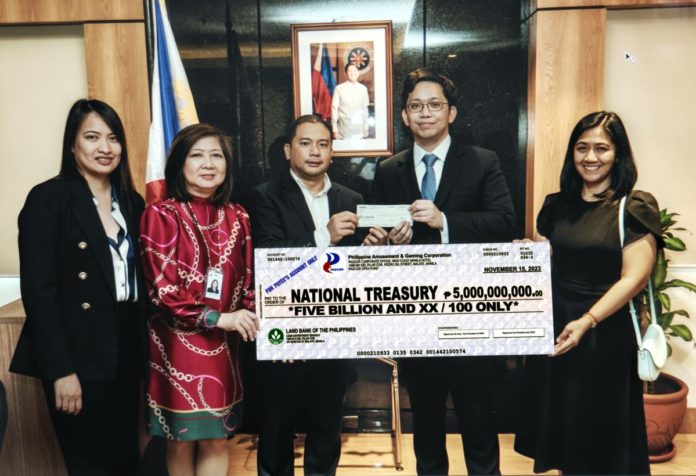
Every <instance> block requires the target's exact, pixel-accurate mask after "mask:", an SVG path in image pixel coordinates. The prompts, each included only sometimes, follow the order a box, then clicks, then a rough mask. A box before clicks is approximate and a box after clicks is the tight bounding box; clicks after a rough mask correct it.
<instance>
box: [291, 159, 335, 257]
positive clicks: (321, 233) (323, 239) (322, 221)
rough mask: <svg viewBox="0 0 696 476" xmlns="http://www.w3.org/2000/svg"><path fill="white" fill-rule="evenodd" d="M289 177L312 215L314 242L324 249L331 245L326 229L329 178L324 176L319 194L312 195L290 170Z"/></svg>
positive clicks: (328, 217)
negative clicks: (293, 181)
mask: <svg viewBox="0 0 696 476" xmlns="http://www.w3.org/2000/svg"><path fill="white" fill-rule="evenodd" d="M290 176H291V177H292V178H293V179H294V180H295V182H297V185H298V186H299V187H300V190H301V191H302V195H303V196H304V199H305V203H306V204H307V208H309V213H310V214H311V215H312V221H313V222H314V241H315V243H316V245H317V247H319V248H325V247H327V246H329V245H330V244H331V235H330V234H329V229H328V228H327V227H326V226H327V225H328V224H329V219H331V216H330V215H329V196H328V193H329V190H330V189H331V180H330V179H329V176H328V175H326V174H324V188H322V189H321V191H320V192H319V193H317V194H316V195H314V194H313V193H312V191H311V190H309V188H308V187H307V185H305V183H304V182H303V181H302V179H300V177H298V176H297V175H296V174H295V172H294V171H293V170H292V169H290Z"/></svg>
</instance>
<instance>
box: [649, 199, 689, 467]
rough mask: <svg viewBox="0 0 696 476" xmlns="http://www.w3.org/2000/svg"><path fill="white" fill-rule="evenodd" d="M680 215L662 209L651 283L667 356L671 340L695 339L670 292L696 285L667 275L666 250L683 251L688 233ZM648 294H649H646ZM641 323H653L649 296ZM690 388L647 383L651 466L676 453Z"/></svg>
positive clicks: (669, 380) (669, 379)
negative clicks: (659, 246) (679, 222)
mask: <svg viewBox="0 0 696 476" xmlns="http://www.w3.org/2000/svg"><path fill="white" fill-rule="evenodd" d="M678 215H679V214H678V213H669V212H668V211H667V209H663V210H660V219H661V221H662V239H663V240H664V242H665V247H664V249H660V250H658V251H657V259H656V260H655V266H654V267H653V272H652V280H653V292H654V299H655V307H656V314H657V316H656V319H657V322H658V324H659V325H660V326H661V327H662V329H663V330H664V332H665V336H666V337H667V351H668V355H671V354H672V346H671V345H670V344H669V342H670V340H671V339H673V338H674V339H682V340H684V341H686V342H692V341H693V340H694V337H693V334H692V332H691V329H690V328H689V327H688V326H687V325H685V324H683V323H679V321H680V320H681V319H683V318H689V313H688V312H687V311H685V310H684V309H672V300H671V297H670V295H669V294H668V290H670V289H676V288H682V289H685V290H688V291H691V292H694V293H696V284H694V283H690V282H688V281H684V280H681V279H674V278H670V279H667V278H668V276H667V274H668V268H669V259H667V258H666V256H665V251H670V252H677V253H679V252H682V251H684V250H686V245H685V244H684V242H683V241H682V240H681V239H680V238H679V237H677V236H675V234H674V233H675V232H678V231H686V229H685V228H681V227H676V224H677V220H676V218H675V217H676V216H678ZM646 293H647V291H646ZM640 299H641V303H642V306H641V320H642V323H643V325H644V326H647V324H648V322H649V321H650V316H649V314H648V308H649V306H648V304H647V301H648V299H647V295H646V294H645V293H644V294H643V295H642V296H641V297H640ZM688 392H689V388H688V387H687V385H686V383H684V382H683V381H681V380H680V379H678V378H676V377H674V376H672V375H668V374H665V373H662V374H661V375H660V377H659V378H658V379H657V380H656V381H655V382H646V383H645V388H644V395H643V401H644V406H645V423H646V427H647V430H648V450H649V452H650V461H651V462H652V463H656V462H660V461H667V460H670V459H671V458H673V457H674V455H675V454H676V451H677V449H676V446H675V445H674V443H673V442H672V440H673V438H674V435H676V433H677V431H678V430H679V427H680V426H681V423H682V421H683V420H684V415H685V414H686V396H687V394H688Z"/></svg>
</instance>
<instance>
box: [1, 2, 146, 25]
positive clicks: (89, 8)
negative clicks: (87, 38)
mask: <svg viewBox="0 0 696 476" xmlns="http://www.w3.org/2000/svg"><path fill="white" fill-rule="evenodd" d="M143 18H145V14H144V11H143V1H142V0H2V1H1V2H0V23H2V24H6V25H11V24H35V23H83V22H88V21H126V20H137V21H142V20H143Z"/></svg>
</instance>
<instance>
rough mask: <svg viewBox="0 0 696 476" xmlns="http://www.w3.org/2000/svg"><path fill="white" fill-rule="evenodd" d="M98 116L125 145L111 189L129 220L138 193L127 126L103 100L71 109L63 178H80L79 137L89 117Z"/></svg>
mask: <svg viewBox="0 0 696 476" xmlns="http://www.w3.org/2000/svg"><path fill="white" fill-rule="evenodd" d="M91 113H95V114H97V115H98V116H99V117H101V119H102V120H103V121H104V122H105V123H106V125H107V126H108V127H109V129H111V132H113V133H114V135H115V136H116V140H118V143H119V144H120V145H121V160H120V161H119V164H118V166H117V167H116V169H115V170H114V171H113V172H112V173H111V177H110V180H111V186H112V187H115V188H116V196H117V197H118V199H119V202H120V203H121V205H122V206H123V208H124V209H125V211H126V213H127V215H128V217H132V211H133V207H132V203H131V196H132V195H133V193H135V187H134V186H133V177H132V176H131V172H130V166H129V165H128V146H127V145H126V133H125V131H124V129H123V123H122V122H121V118H120V117H119V116H118V113H117V112H116V110H114V108H112V107H111V106H109V105H108V104H107V103H105V102H103V101H100V100H99V99H78V100H77V101H75V103H74V104H73V105H72V107H71V108H70V111H69V112H68V118H67V120H66V121H65V131H64V132H63V153H62V157H61V162H60V175H61V176H63V177H66V178H70V177H77V176H78V175H81V174H80V171H79V169H78V168H77V160H76V159H75V153H74V152H73V147H74V146H75V141H76V140H77V134H78V131H79V130H80V127H81V126H82V123H83V122H84V121H85V119H86V118H87V116H88V115H89V114H91Z"/></svg>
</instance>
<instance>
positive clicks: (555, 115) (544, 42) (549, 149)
mask: <svg viewBox="0 0 696 476" xmlns="http://www.w3.org/2000/svg"><path fill="white" fill-rule="evenodd" d="M694 5H696V0H532V2H531V9H530V12H531V15H530V16H529V18H528V20H527V21H528V22H529V72H528V78H529V79H528V85H527V88H528V94H527V101H528V125H527V127H528V132H527V144H528V145H527V184H526V207H525V208H526V220H525V235H526V236H527V237H530V238H532V237H534V235H535V230H536V226H535V220H536V216H537V215H538V213H539V210H540V209H541V205H542V204H543V200H544V197H545V196H546V195H547V194H549V193H552V192H555V191H558V189H559V184H558V182H559V176H560V170H561V166H562V163H563V158H564V155H565V150H566V148H567V145H568V144H567V141H568V137H569V136H570V132H571V130H572V127H573V126H574V125H575V124H576V123H577V121H578V120H579V119H580V118H581V117H582V116H583V115H585V114H587V113H589V112H593V111H598V110H602V109H603V108H604V98H603V91H604V44H605V36H606V14H607V10H608V9H628V8H659V7H679V6H694Z"/></svg>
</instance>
